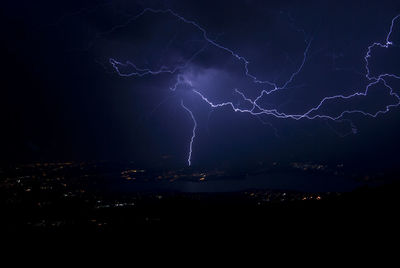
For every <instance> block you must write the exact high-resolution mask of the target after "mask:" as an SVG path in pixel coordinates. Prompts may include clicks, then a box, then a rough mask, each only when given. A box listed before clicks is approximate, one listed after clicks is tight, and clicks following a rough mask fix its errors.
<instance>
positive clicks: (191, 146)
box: [181, 100, 197, 166]
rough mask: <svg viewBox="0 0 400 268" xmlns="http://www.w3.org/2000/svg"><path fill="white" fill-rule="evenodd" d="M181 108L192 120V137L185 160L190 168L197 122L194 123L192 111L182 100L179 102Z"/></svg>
mask: <svg viewBox="0 0 400 268" xmlns="http://www.w3.org/2000/svg"><path fill="white" fill-rule="evenodd" d="M181 106H182V107H183V109H185V110H186V111H187V112H188V113H189V114H190V117H191V118H192V120H193V130H192V137H191V138H190V145H189V156H188V160H187V162H188V165H189V166H191V165H192V151H193V142H194V138H195V137H196V128H197V122H196V119H195V117H194V115H193V113H192V111H191V110H190V109H189V108H188V107H186V106H185V104H183V100H181Z"/></svg>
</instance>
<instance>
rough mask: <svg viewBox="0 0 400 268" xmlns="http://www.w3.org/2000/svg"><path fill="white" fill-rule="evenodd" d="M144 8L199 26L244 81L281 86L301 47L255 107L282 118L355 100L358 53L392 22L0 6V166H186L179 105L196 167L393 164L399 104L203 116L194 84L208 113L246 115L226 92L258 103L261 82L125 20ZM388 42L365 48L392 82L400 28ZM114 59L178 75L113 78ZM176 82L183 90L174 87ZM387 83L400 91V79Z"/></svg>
mask: <svg viewBox="0 0 400 268" xmlns="http://www.w3.org/2000/svg"><path fill="white" fill-rule="evenodd" d="M145 8H152V9H154V10H172V11H174V12H176V13H177V14H179V15H180V16H183V17H184V18H186V19H189V20H193V21H195V22H196V23H198V24H199V25H201V27H203V28H204V29H205V30H206V31H207V36H208V37H209V38H210V40H213V41H215V42H216V43H218V44H221V45H222V46H224V47H226V48H229V49H231V50H232V51H235V53H237V54H239V55H241V56H243V57H244V58H246V59H248V60H249V62H250V64H249V65H248V68H249V72H250V73H251V74H252V75H254V76H257V78H259V79H261V80H268V81H273V82H274V83H276V84H278V85H282V84H284V83H285V81H288V79H289V78H290V76H291V75H292V74H293V73H294V72H296V70H298V68H299V66H301V63H302V60H303V54H304V52H305V50H306V47H307V46H308V44H310V46H309V49H308V51H307V57H306V59H305V62H304V66H303V68H302V69H301V71H300V72H299V73H298V74H297V75H296V76H295V77H294V79H293V81H292V82H291V83H290V84H289V85H288V86H287V88H285V89H282V90H279V92H275V93H272V94H271V95H268V96H267V97H265V98H263V99H262V100H260V105H262V106H263V107H266V108H268V109H276V110H279V111H281V112H285V113H290V114H299V113H300V114H303V113H305V112H306V111H307V110H309V109H311V108H312V107H315V106H316V105H318V103H319V102H320V101H321V99H323V98H324V97H327V96H333V95H337V94H343V95H346V96H347V95H350V94H353V93H354V92H361V91H363V90H364V89H365V87H366V85H367V84H368V83H370V81H368V79H366V77H365V75H366V69H365V59H364V57H365V55H366V53H367V51H368V46H370V45H371V44H373V43H374V42H380V43H382V44H386V41H387V40H386V37H387V34H388V31H389V28H390V26H391V23H392V19H393V18H394V17H395V16H396V15H398V14H400V4H399V3H398V1H251V0H248V1H122V0H121V1H40V2H39V3H36V2H32V1H12V2H11V1H6V2H5V3H4V4H3V5H2V8H1V17H2V25H3V26H4V27H3V28H4V29H3V33H2V37H3V38H2V42H1V51H3V72H2V73H3V79H2V81H3V85H2V90H1V94H2V96H1V109H2V111H1V121H2V127H1V129H2V130H1V143H0V145H1V158H2V160H3V161H31V160H43V159H46V160H47V159H74V160H75V159H105V160H129V161H130V160H132V161H137V162H139V163H141V164H144V165H160V164H162V165H170V166H185V165H187V156H188V150H189V142H190V139H191V135H192V128H193V121H192V119H191V117H190V114H189V113H188V112H187V110H185V109H183V107H182V106H181V102H182V101H183V102H184V105H185V107H187V108H189V109H190V111H192V113H193V115H194V117H195V119H196V122H197V128H196V138H195V140H194V143H193V155H192V159H191V160H192V164H193V165H194V166H236V165H243V166H246V165H250V164H251V163H254V162H257V161H271V162H273V161H317V162H326V163H330V162H333V163H339V162H345V163H349V164H354V165H365V164H366V163H367V164H368V166H371V164H374V165H377V166H395V165H396V164H397V162H398V160H399V156H398V152H399V145H398V136H399V133H400V128H399V123H398V122H399V121H398V116H399V115H400V109H399V108H395V107H394V108H392V109H390V111H389V112H388V113H386V114H382V115H379V116H378V117H377V118H370V117H368V116H363V115H362V114H351V115H346V116H344V117H343V118H341V120H338V121H333V120H329V119H323V118H321V119H318V118H316V119H314V120H308V119H304V120H303V119H302V120H293V119H282V118H276V117H275V116H274V115H262V116H260V117H257V116H252V115H249V114H246V113H238V112H236V113H235V112H233V111H232V109H231V108H230V107H222V108H214V109H212V108H211V107H210V105H208V104H207V103H206V102H204V101H203V100H202V99H201V98H200V97H199V95H197V94H196V93H194V92H193V87H195V89H196V90H199V91H201V92H202V94H204V95H205V96H206V97H207V98H208V99H210V100H212V101H213V103H222V102H227V101H229V102H232V103H234V105H236V107H240V108H242V109H249V103H246V101H244V100H243V98H241V96H240V95H239V94H238V93H237V92H235V89H239V90H240V91H241V92H243V93H244V94H246V96H247V97H248V98H251V99H253V100H254V98H256V97H257V96H258V95H259V93H260V91H261V90H262V89H263V88H264V86H261V85H259V84H257V83H253V81H252V80H251V79H250V77H249V76H246V75H245V70H244V65H243V62H241V61H240V60H238V59H237V58H235V57H233V56H232V55H231V54H230V53H227V51H225V50H223V49H221V48H218V47H216V46H214V45H213V44H211V43H210V42H207V40H205V38H204V36H203V34H202V32H201V31H200V30H199V29H198V28H196V27H194V26H193V25H191V24H187V23H185V22H183V21H181V20H179V19H177V17H176V16H173V15H171V14H170V13H153V12H146V13H145V14H143V15H142V16H140V17H138V18H136V19H132V18H134V16H136V15H137V14H140V13H141V12H142V11H143V10H144V9H145ZM391 41H392V42H393V45H391V46H390V47H389V48H387V49H386V48H380V47H377V48H373V50H372V51H371V52H372V53H371V57H370V59H369V67H370V70H371V74H372V75H376V76H378V75H379V74H383V73H390V74H397V75H400V64H399V62H400V61H399V59H400V46H399V45H400V19H399V20H398V21H395V23H394V27H393V34H392V35H391ZM310 42H311V43H310ZM196 53H198V54H196ZM194 54H196V56H195V57H193V58H192V56H193V55H194ZM110 58H112V59H115V60H117V61H119V62H121V63H125V62H126V61H130V62H132V63H134V64H135V65H136V66H138V67H139V68H142V69H151V70H157V69H160V68H161V66H166V67H165V68H167V69H169V70H170V69H173V68H174V67H176V66H180V65H183V64H187V65H185V68H182V69H179V70H178V71H176V72H175V73H174V74H169V73H163V74H160V75H144V76H141V77H138V76H130V77H121V76H120V75H118V73H117V72H116V70H118V71H120V72H121V73H123V74H129V73H131V72H132V71H133V69H132V66H127V67H126V68H125V69H124V68H123V66H122V65H118V67H119V68H113V65H112V64H110ZM190 58H192V60H191V61H188V60H189V59H190ZM114 67H115V66H114ZM178 76H180V77H183V79H187V81H189V80H190V83H186V82H185V83H183V84H181V85H179V86H178V87H177V88H176V90H175V91H171V89H170V88H171V87H173V86H174V84H175V83H176V81H177V77H178ZM185 81H186V80H185ZM385 81H386V82H387V83H388V84H389V86H390V87H391V88H393V92H395V93H396V94H397V93H398V92H399V89H400V81H399V80H398V79H394V78H390V77H389V78H387V80H385ZM190 84H192V85H193V86H190ZM269 89H271V88H269ZM388 93H389V91H388V88H387V87H385V86H383V85H382V84H381V85H377V86H376V87H373V89H372V90H371V92H370V94H369V95H368V96H367V97H364V98H362V97H357V98H354V99H352V100H351V101H346V102H330V103H329V105H326V106H324V107H322V108H321V110H319V112H320V113H321V114H322V113H323V114H329V115H331V116H335V115H338V114H340V113H341V112H342V111H343V110H352V109H362V110H363V111H365V112H369V113H376V112H377V111H379V110H384V108H385V107H386V105H390V104H394V103H396V99H394V98H393V96H390V95H389V94H388ZM250 106H251V105H250ZM250 108H251V107H250Z"/></svg>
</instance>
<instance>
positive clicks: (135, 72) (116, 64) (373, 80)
mask: <svg viewBox="0 0 400 268" xmlns="http://www.w3.org/2000/svg"><path fill="white" fill-rule="evenodd" d="M145 13H153V14H160V13H162V14H169V15H171V16H173V17H175V18H177V19H178V20H179V21H181V22H183V23H185V24H188V25H191V26H193V27H194V29H197V30H198V31H200V33H201V34H202V36H203V38H204V40H205V41H206V43H207V46H213V47H215V48H217V49H220V50H222V51H225V52H226V53H228V54H229V55H231V56H232V57H234V58H235V59H236V60H238V61H240V62H241V64H242V65H243V69H244V74H245V75H246V76H247V77H248V78H250V80H251V81H252V82H253V83H255V84H256V85H260V86H263V87H265V89H262V90H261V91H260V93H259V95H258V96H257V97H256V98H254V99H251V98H248V97H247V96H246V95H245V94H244V93H243V92H242V91H241V90H239V89H235V92H236V93H237V94H238V95H239V96H240V97H241V98H242V99H243V101H245V102H246V103H248V104H250V106H251V108H246V109H245V108H241V107H239V105H235V104H234V103H233V102H231V101H228V102H221V103H215V102H213V101H212V100H210V98H208V97H207V96H205V95H204V94H203V93H202V92H201V90H200V89H198V88H194V87H193V83H192V81H190V79H188V78H187V77H186V76H185V74H184V73H183V72H182V71H183V70H185V69H186V68H187V67H188V66H189V64H190V63H191V62H192V61H193V60H194V59H195V58H196V57H197V56H198V55H199V54H200V53H201V52H203V51H204V50H205V49H206V48H207V46H204V47H202V48H201V49H200V50H199V51H197V52H195V53H194V54H193V55H192V56H191V57H190V58H189V59H188V60H187V61H186V62H185V63H184V64H182V65H178V66H175V67H173V68H171V67H167V66H162V67H161V68H159V69H157V70H151V69H149V68H140V67H138V66H137V65H135V64H134V63H132V62H130V61H126V62H120V61H118V60H116V59H113V58H110V59H109V63H110V64H111V65H112V67H113V68H114V69H115V71H116V72H117V73H118V75H120V76H129V77H131V76H133V77H143V76H146V75H158V74H162V73H169V74H173V75H176V83H175V85H173V86H172V87H170V89H171V90H176V88H177V87H179V86H181V85H185V86H189V87H190V88H191V90H192V92H193V93H194V94H195V95H198V96H199V97H200V99H201V100H203V101H204V102H205V103H207V104H208V105H209V106H210V107H212V108H221V107H229V108H231V109H232V111H234V112H240V113H247V114H250V115H252V116H257V117H259V116H261V115H269V116H273V117H276V118H281V119H294V120H300V119H308V120H314V119H327V120H332V121H339V122H341V121H349V119H346V118H345V117H346V115H350V114H361V115H363V116H367V117H372V118H376V117H377V116H378V115H381V114H385V113H387V112H388V111H389V110H390V109H391V108H394V107H398V106H400V97H399V95H398V94H397V93H396V92H395V91H394V89H393V88H392V87H391V86H390V85H389V83H388V81H387V80H386V79H387V78H392V79H398V80H400V74H393V73H381V74H379V75H372V74H371V71H370V62H369V59H370V58H371V57H372V54H373V53H372V52H373V49H374V48H383V49H388V48H390V47H392V46H394V43H393V41H392V40H391V36H392V32H393V28H394V27H395V24H396V22H397V21H400V14H399V15H397V16H395V17H394V18H393V19H392V21H391V25H390V28H389V30H388V32H387V34H386V37H385V41H384V43H380V42H374V43H373V44H371V45H370V46H368V48H367V52H366V54H365V56H364V61H365V70H366V73H365V78H366V79H367V85H366V87H365V88H364V89H363V90H357V91H355V92H354V93H352V94H349V95H342V94H340V95H333V96H326V97H324V98H322V99H321V101H320V102H319V103H318V104H317V105H315V106H314V107H312V108H311V109H309V110H307V111H305V112H304V113H296V114H291V113H285V112H283V111H279V110H278V109H266V108H265V107H263V106H262V105H261V104H260V101H261V100H262V99H263V98H265V97H267V96H268V95H270V94H276V93H277V92H279V91H281V90H284V89H288V86H289V85H290V84H291V83H292V82H293V80H294V79H295V77H296V76H297V75H298V74H299V73H301V71H302V69H303V67H304V65H305V64H306V62H307V55H308V53H309V50H310V47H311V43H312V39H311V38H310V39H308V40H307V38H305V44H306V46H305V50H304V53H303V58H302V61H301V63H300V65H299V66H298V68H297V69H296V70H295V72H293V73H292V74H291V75H290V76H289V78H288V79H287V80H286V81H285V82H284V83H282V85H278V84H277V83H275V82H271V81H267V80H261V79H259V78H257V77H256V76H255V75H253V74H252V73H251V72H250V71H249V65H250V61H249V60H248V59H246V58H245V57H243V56H241V55H239V54H238V53H236V52H235V51H234V50H232V49H230V48H228V47H225V46H223V45H221V44H220V43H218V42H217V41H215V40H213V39H211V38H210V37H209V35H208V33H207V31H206V30H205V29H204V28H203V27H202V26H200V25H199V24H198V23H196V22H195V21H193V20H189V19H186V18H184V17H182V16H180V15H179V14H177V13H176V12H174V11H173V10H171V9H165V10H161V9H151V8H146V9H144V10H143V11H142V12H141V13H139V14H138V15H135V16H133V17H131V18H130V19H129V20H128V21H126V23H124V24H121V25H117V26H114V27H113V28H112V29H110V30H109V31H107V32H104V33H101V34H109V33H111V32H113V31H115V30H117V29H120V28H123V27H126V26H127V25H129V24H130V23H132V22H133V21H135V20H137V19H138V18H140V17H141V16H142V15H144V14H145ZM302 32H303V33H304V37H306V35H305V32H304V31H302ZM127 67H129V70H132V71H130V72H125V71H122V69H123V70H126V69H127ZM376 85H381V86H383V87H384V88H386V89H387V90H388V91H389V94H390V96H391V97H393V98H394V99H395V100H396V102H395V103H392V104H387V105H385V108H384V109H382V110H378V111H377V112H375V113H372V112H367V111H364V110H361V109H354V110H344V111H342V112H341V113H339V114H337V115H329V114H326V113H322V112H320V110H321V107H323V106H326V105H328V104H329V103H333V102H335V101H340V100H342V101H343V100H350V99H353V98H355V97H366V96H367V95H368V93H369V90H370V88H371V87H373V86H376ZM181 105H182V107H183V108H184V109H185V110H186V111H187V112H188V113H189V114H190V116H191V118H192V120H193V122H194V127H193V135H192V137H191V140H190V150H189V155H188V164H189V166H190V165H191V163H192V162H191V157H192V147H193V142H194V139H195V136H196V127H197V122H196V119H195V117H194V115H193V113H192V111H191V110H190V109H189V108H188V107H187V106H185V105H184V104H183V101H182V102H181ZM350 122H351V121H350ZM351 127H352V131H353V133H356V132H357V131H356V128H355V126H354V125H353V123H351Z"/></svg>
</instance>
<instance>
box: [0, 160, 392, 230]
mask: <svg viewBox="0 0 400 268" xmlns="http://www.w3.org/2000/svg"><path fill="white" fill-rule="evenodd" d="M69 165H71V164H68V163H67V164H65V163H64V164H63V165H60V164H57V165H55V164H54V165H50V166H49V165H47V166H45V167H42V166H40V165H39V166H37V165H35V166H34V167H33V166H31V167H24V168H21V169H22V170H19V168H17V170H19V171H18V172H15V168H13V169H12V172H10V170H7V169H3V170H2V175H3V176H2V181H1V184H0V213H1V221H0V228H1V230H2V231H3V232H10V231H12V232H26V231H27V232H31V231H34V232H42V231H46V232H48V231H50V232H53V231H66V232H69V231H71V232H76V231H78V232H85V231H134V232H135V231H140V230H141V229H142V228H141V227H157V226H168V227H177V226H182V227H186V228H188V227H189V228H193V230H199V229H204V228H215V227H218V226H220V227H230V228H234V229H235V228H238V229H241V230H243V229H244V230H246V228H248V229H252V228H256V227H262V228H268V227H271V228H285V229H287V230H289V229H291V228H299V226H307V228H309V229H310V228H311V229H313V228H314V227H315V228H321V227H322V228H326V231H329V230H330V228H339V227H340V228H346V229H352V228H354V229H357V230H359V229H360V228H364V229H373V230H375V231H377V230H378V231H379V230H382V231H388V230H390V232H397V231H396V230H397V229H398V226H400V225H399V220H398V213H399V209H398V203H397V201H398V196H399V190H400V184H399V183H397V182H396V181H394V182H393V181H392V182H390V183H383V184H380V185H378V186H362V187H358V188H356V189H353V190H352V191H347V192H303V191H294V190H291V191H284V190H277V189H274V190H270V189H253V190H251V189H250V190H244V191H233V192H225V193H224V192H202V193H200V192H197V193H196V192H182V191H166V190H154V191H144V190H143V189H141V190H140V191H135V190H134V188H133V189H132V188H129V187H128V186H130V185H132V184H131V183H132V182H131V180H135V179H136V178H134V177H133V176H130V177H127V175H126V174H127V173H126V171H123V172H119V173H118V174H121V175H122V180H121V181H119V180H118V179H116V178H115V177H113V175H112V174H113V173H112V172H111V173H110V172H108V171H109V170H108V171H107V172H105V170H104V169H101V170H97V171H96V172H92V171H90V170H87V169H86V168H85V167H83V166H82V165H80V167H79V166H77V167H75V168H71V167H68V166H69ZM78 167H79V168H78ZM130 172H131V173H140V172H141V171H140V170H133V171H132V170H130ZM26 174H29V175H26ZM100 174H103V175H100ZM104 174H106V175H104ZM170 175H171V174H169V175H168V176H170ZM171 176H172V178H175V177H176V176H177V175H173V174H172V175H171ZM204 176H205V175H204V174H200V175H199V177H200V178H199V180H200V181H204V180H205V179H206V178H205V177H204ZM138 177H139V176H138ZM189 177H190V176H189ZM190 178H192V177H190ZM196 178H197V177H196ZM126 181H128V183H129V184H125V183H126ZM147 183H150V182H147ZM115 185H117V186H115ZM133 185H135V184H133ZM126 189H128V190H126ZM328 228H329V229H328ZM270 230H277V229H270Z"/></svg>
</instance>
